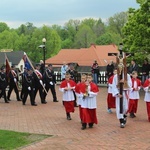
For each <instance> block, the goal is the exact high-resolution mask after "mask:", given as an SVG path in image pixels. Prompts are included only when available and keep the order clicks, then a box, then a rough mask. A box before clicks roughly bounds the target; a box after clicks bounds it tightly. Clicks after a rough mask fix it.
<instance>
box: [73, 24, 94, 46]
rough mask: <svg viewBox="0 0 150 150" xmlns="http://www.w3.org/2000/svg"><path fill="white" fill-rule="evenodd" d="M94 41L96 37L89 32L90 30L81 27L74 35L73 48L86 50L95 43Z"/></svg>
mask: <svg viewBox="0 0 150 150" xmlns="http://www.w3.org/2000/svg"><path fill="white" fill-rule="evenodd" d="M95 40H96V36H95V34H94V33H93V31H92V30H91V28H90V27H89V26H87V25H83V26H81V27H80V29H79V31H78V32H77V34H76V38H75V47H76V48H81V47H82V48H83V47H84V48H87V47H89V46H90V45H91V43H95Z"/></svg>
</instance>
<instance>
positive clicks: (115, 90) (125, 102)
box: [112, 74, 132, 119]
mask: <svg viewBox="0 0 150 150" xmlns="http://www.w3.org/2000/svg"><path fill="white" fill-rule="evenodd" d="M127 84H128V88H127V89H123V113H120V98H119V97H118V95H117V94H119V89H118V88H117V85H118V75H115V76H114V78H113V83H112V87H113V88H112V95H113V97H116V115H117V118H118V119H123V118H124V114H125V113H126V112H127V110H128V95H129V90H131V87H132V81H131V77H130V75H129V74H127Z"/></svg>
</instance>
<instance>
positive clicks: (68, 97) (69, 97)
mask: <svg viewBox="0 0 150 150" xmlns="http://www.w3.org/2000/svg"><path fill="white" fill-rule="evenodd" d="M67 87H70V84H69V83H67ZM73 88H74V89H75V87H73ZM59 90H60V91H61V92H63V101H74V100H75V98H74V94H73V91H72V90H68V91H65V90H64V88H59Z"/></svg>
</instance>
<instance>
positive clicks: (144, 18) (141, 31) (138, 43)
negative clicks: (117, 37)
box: [122, 0, 150, 59]
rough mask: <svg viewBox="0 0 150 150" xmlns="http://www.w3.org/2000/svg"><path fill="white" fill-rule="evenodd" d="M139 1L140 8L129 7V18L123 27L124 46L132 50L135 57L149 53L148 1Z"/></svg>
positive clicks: (149, 3)
mask: <svg viewBox="0 0 150 150" xmlns="http://www.w3.org/2000/svg"><path fill="white" fill-rule="evenodd" d="M148 1H149V0H147V1H145V2H144V3H143V1H139V2H140V8H139V9H137V10H135V9H129V19H128V22H127V23H126V25H125V26H124V27H123V30H122V31H123V34H124V39H123V42H124V44H125V48H126V49H127V48H128V51H129V52H133V53H134V54H135V57H136V58H137V59H139V58H140V59H144V57H146V56H147V55H148V54H150V42H149V37H150V19H149V18H150V10H149V8H150V2H148Z"/></svg>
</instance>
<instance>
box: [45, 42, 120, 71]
mask: <svg viewBox="0 0 150 150" xmlns="http://www.w3.org/2000/svg"><path fill="white" fill-rule="evenodd" d="M108 53H118V48H117V46H116V45H113V44H112V45H94V44H92V45H91V46H90V47H89V48H80V49H61V50H60V51H59V53H58V54H57V55H55V56H53V57H51V58H49V59H47V60H46V64H49V63H51V64H53V66H54V67H60V66H61V65H62V64H63V62H64V61H65V62H66V63H68V64H70V63H75V64H77V66H78V70H80V71H79V72H82V71H83V72H89V70H90V67H91V65H92V64H93V61H94V60H97V62H98V64H99V66H100V67H101V68H106V65H107V64H108V62H109V61H111V60H112V61H113V62H114V63H115V62H116V56H108Z"/></svg>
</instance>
